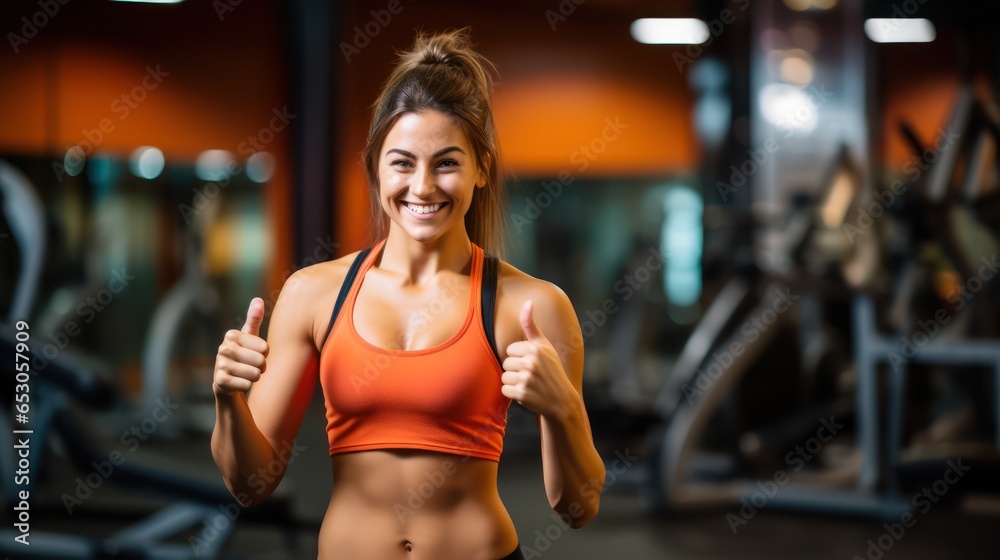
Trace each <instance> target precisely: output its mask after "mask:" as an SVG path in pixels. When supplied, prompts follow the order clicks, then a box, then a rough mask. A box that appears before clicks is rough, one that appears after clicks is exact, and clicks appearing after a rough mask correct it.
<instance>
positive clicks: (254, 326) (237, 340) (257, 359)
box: [212, 297, 268, 396]
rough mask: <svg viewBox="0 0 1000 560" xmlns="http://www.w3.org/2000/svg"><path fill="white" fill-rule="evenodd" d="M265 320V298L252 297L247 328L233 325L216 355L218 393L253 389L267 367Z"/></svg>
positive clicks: (215, 389)
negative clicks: (262, 331)
mask: <svg viewBox="0 0 1000 560" xmlns="http://www.w3.org/2000/svg"><path fill="white" fill-rule="evenodd" d="M263 320H264V300H262V299H261V298H259V297H255V298H253V299H252V300H251V301H250V309H249V310H248V311H247V320H246V323H245V324H244V325H243V330H239V331H238V330H236V329H230V330H229V331H228V332H226V337H225V339H224V340H223V341H222V344H220V345H219V353H218V354H217V355H216V357H215V375H214V379H213V381H212V391H213V392H214V393H215V395H216V396H220V395H225V394H229V393H235V392H244V391H249V390H250V387H251V386H252V385H253V384H254V382H256V381H257V380H258V379H260V376H261V375H262V374H263V373H264V370H266V369H267V359H266V358H267V352H268V347H267V341H266V340H264V339H263V338H261V337H260V336H258V333H259V332H260V324H261V322H263Z"/></svg>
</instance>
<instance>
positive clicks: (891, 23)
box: [865, 18, 936, 43]
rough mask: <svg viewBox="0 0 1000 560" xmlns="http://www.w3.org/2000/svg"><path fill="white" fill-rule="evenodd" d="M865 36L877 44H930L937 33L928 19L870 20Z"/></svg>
mask: <svg viewBox="0 0 1000 560" xmlns="http://www.w3.org/2000/svg"><path fill="white" fill-rule="evenodd" d="M865 35H867V36H868V38H869V39H871V40H872V41H874V42H876V43H930V42H931V41H933V40H934V37H935V36H936V33H935V31H934V24H933V23H931V21H930V20H928V19H923V18H913V19H908V18H870V19H867V20H865Z"/></svg>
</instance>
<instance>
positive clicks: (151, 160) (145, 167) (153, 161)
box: [128, 146, 164, 179]
mask: <svg viewBox="0 0 1000 560" xmlns="http://www.w3.org/2000/svg"><path fill="white" fill-rule="evenodd" d="M163 163H164V160H163V152H161V151H160V149H159V148H154V147H153V146H139V147H138V148H136V149H134V150H132V156H131V157H129V160H128V168H129V169H130V170H131V171H132V174H133V175H135V176H137V177H142V178H143V179H155V178H157V177H159V176H160V173H162V172H163Z"/></svg>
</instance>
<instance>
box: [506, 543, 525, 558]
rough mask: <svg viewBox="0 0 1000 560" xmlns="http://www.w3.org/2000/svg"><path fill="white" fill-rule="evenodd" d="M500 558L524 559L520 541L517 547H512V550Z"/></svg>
mask: <svg viewBox="0 0 1000 560" xmlns="http://www.w3.org/2000/svg"><path fill="white" fill-rule="evenodd" d="M500 560H524V553H522V552H521V543H517V548H515V549H514V552H511V553H510V554H508V555H507V556H504V557H503V558H501V559H500Z"/></svg>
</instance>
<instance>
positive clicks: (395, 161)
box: [392, 159, 410, 167]
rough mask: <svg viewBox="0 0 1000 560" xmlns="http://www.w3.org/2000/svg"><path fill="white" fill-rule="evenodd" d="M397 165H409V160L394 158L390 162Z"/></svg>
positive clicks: (394, 165)
mask: <svg viewBox="0 0 1000 560" xmlns="http://www.w3.org/2000/svg"><path fill="white" fill-rule="evenodd" d="M397 165H403V166H406V165H410V162H408V161H406V160H405V159H397V160H394V161H393V162H392V166H393V167H396V166H397Z"/></svg>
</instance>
